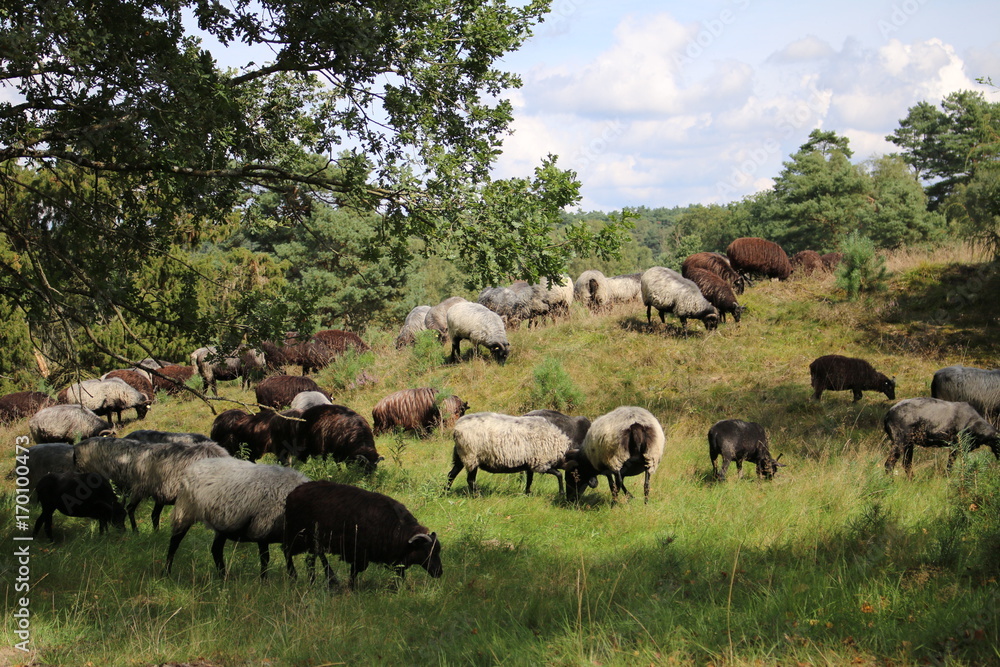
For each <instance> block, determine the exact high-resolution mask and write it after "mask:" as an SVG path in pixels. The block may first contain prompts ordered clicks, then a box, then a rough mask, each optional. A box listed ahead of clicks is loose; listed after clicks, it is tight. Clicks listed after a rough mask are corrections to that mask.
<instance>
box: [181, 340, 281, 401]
mask: <svg viewBox="0 0 1000 667" xmlns="http://www.w3.org/2000/svg"><path fill="white" fill-rule="evenodd" d="M191 365H192V366H194V367H195V368H197V369H198V374H199V375H201V379H202V381H203V382H204V391H206V392H207V391H209V390H211V391H212V393H213V394H215V395H216V396H218V395H219V387H218V384H217V383H218V381H219V380H222V381H226V380H236V379H241V380H242V382H241V387H242V388H243V389H248V388H249V387H250V383H251V382H252V381H253V380H254V379H256V378H259V377H260V376H261V375H263V374H264V372H265V371H266V369H267V361H266V360H265V358H264V353H263V352H260V351H258V350H253V349H250V348H247V347H240V348H237V350H236V351H235V352H234V353H233V354H231V355H228V356H221V355H220V353H219V350H218V348H216V347H215V346H214V345H210V346H208V347H200V348H198V349H197V350H195V351H194V352H192V353H191Z"/></svg>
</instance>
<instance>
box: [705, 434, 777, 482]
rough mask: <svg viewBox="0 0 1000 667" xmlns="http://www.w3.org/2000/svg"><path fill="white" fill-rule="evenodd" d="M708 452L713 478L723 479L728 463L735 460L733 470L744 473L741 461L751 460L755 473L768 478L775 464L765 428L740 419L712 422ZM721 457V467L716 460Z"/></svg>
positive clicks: (771, 475)
mask: <svg viewBox="0 0 1000 667" xmlns="http://www.w3.org/2000/svg"><path fill="white" fill-rule="evenodd" d="M708 455H709V457H710V458H711V459H712V471H713V473H714V474H715V477H716V479H719V480H724V479H726V470H727V469H728V468H729V463H730V462H732V461H735V462H736V470H737V472H738V473H739V476H740V477H741V478H742V477H743V462H744V461H747V462H749V463H753V464H754V465H755V466H756V467H757V476H758V477H763V478H764V479H771V478H772V477H774V473H776V472H777V471H778V467H779V466H781V465H784V464H781V463H778V459H780V458H781V455H780V454H779V455H778V459H775V458H773V457H772V456H771V452H770V450H769V449H768V447H767V432H766V431H765V430H764V427H763V426H761V425H760V424H758V423H756V422H748V421H743V420H742V419H723V420H721V421H717V422H715V424H713V425H712V428H710V429H709V430H708ZM720 456H721V457H722V470H719V468H718V466H717V465H716V464H715V460H716V459H717V458H718V457H720Z"/></svg>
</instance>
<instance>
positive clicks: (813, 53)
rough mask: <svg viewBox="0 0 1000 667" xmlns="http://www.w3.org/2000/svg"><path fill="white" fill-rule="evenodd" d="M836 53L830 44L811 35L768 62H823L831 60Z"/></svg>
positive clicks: (777, 52)
mask: <svg viewBox="0 0 1000 667" xmlns="http://www.w3.org/2000/svg"><path fill="white" fill-rule="evenodd" d="M834 53H835V52H834V50H833V47H832V46H830V45H829V44H828V43H826V42H825V41H823V40H822V39H820V38H819V37H816V36H815V35H809V36H808V37H805V38H803V39H799V40H796V41H794V42H792V43H791V44H789V45H788V46H786V47H785V48H783V49H781V50H780V51H776V52H775V53H773V54H772V55H771V56H770V57H769V58H768V61H770V62H774V63H798V62H804V61H810V60H822V59H824V58H829V57H830V56H832V55H834Z"/></svg>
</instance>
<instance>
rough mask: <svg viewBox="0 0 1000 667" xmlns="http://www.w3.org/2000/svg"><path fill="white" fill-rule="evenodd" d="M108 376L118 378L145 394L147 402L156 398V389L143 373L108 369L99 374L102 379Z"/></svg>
mask: <svg viewBox="0 0 1000 667" xmlns="http://www.w3.org/2000/svg"><path fill="white" fill-rule="evenodd" d="M109 378H118V379H119V380H121V381H122V382H124V383H125V384H127V385H128V386H130V387H132V388H133V389H135V390H136V391H138V392H139V393H140V394H142V395H143V396H145V397H146V401H148V402H149V403H152V402H153V400H154V399H156V389H155V388H154V387H153V383H152V382H151V381H150V379H149V377H148V376H147V375H146V374H145V373H140V372H139V371H130V370H116V371H109V372H107V373H105V374H104V375H102V376H101V379H102V380H107V379H109Z"/></svg>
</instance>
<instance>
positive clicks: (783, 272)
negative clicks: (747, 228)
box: [726, 237, 792, 280]
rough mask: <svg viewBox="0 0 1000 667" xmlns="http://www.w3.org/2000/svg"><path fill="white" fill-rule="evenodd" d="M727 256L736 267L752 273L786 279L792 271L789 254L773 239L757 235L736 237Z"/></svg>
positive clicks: (727, 249) (743, 271)
mask: <svg viewBox="0 0 1000 667" xmlns="http://www.w3.org/2000/svg"><path fill="white" fill-rule="evenodd" d="M726 256H727V257H728V258H729V263H730V264H731V265H732V267H733V268H734V269H736V270H737V271H740V272H742V273H748V274H750V275H762V276H766V277H768V278H777V279H778V280H785V279H786V278H788V276H790V275H791V273H792V265H791V263H790V262H789V261H788V255H787V254H786V253H785V251H784V250H783V249H782V247H781V246H780V245H778V244H777V243H775V242H773V241H767V240H765V239H761V238H756V237H743V238H739V239H736V240H735V241H733V242H732V243H730V244H729V247H728V248H726Z"/></svg>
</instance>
